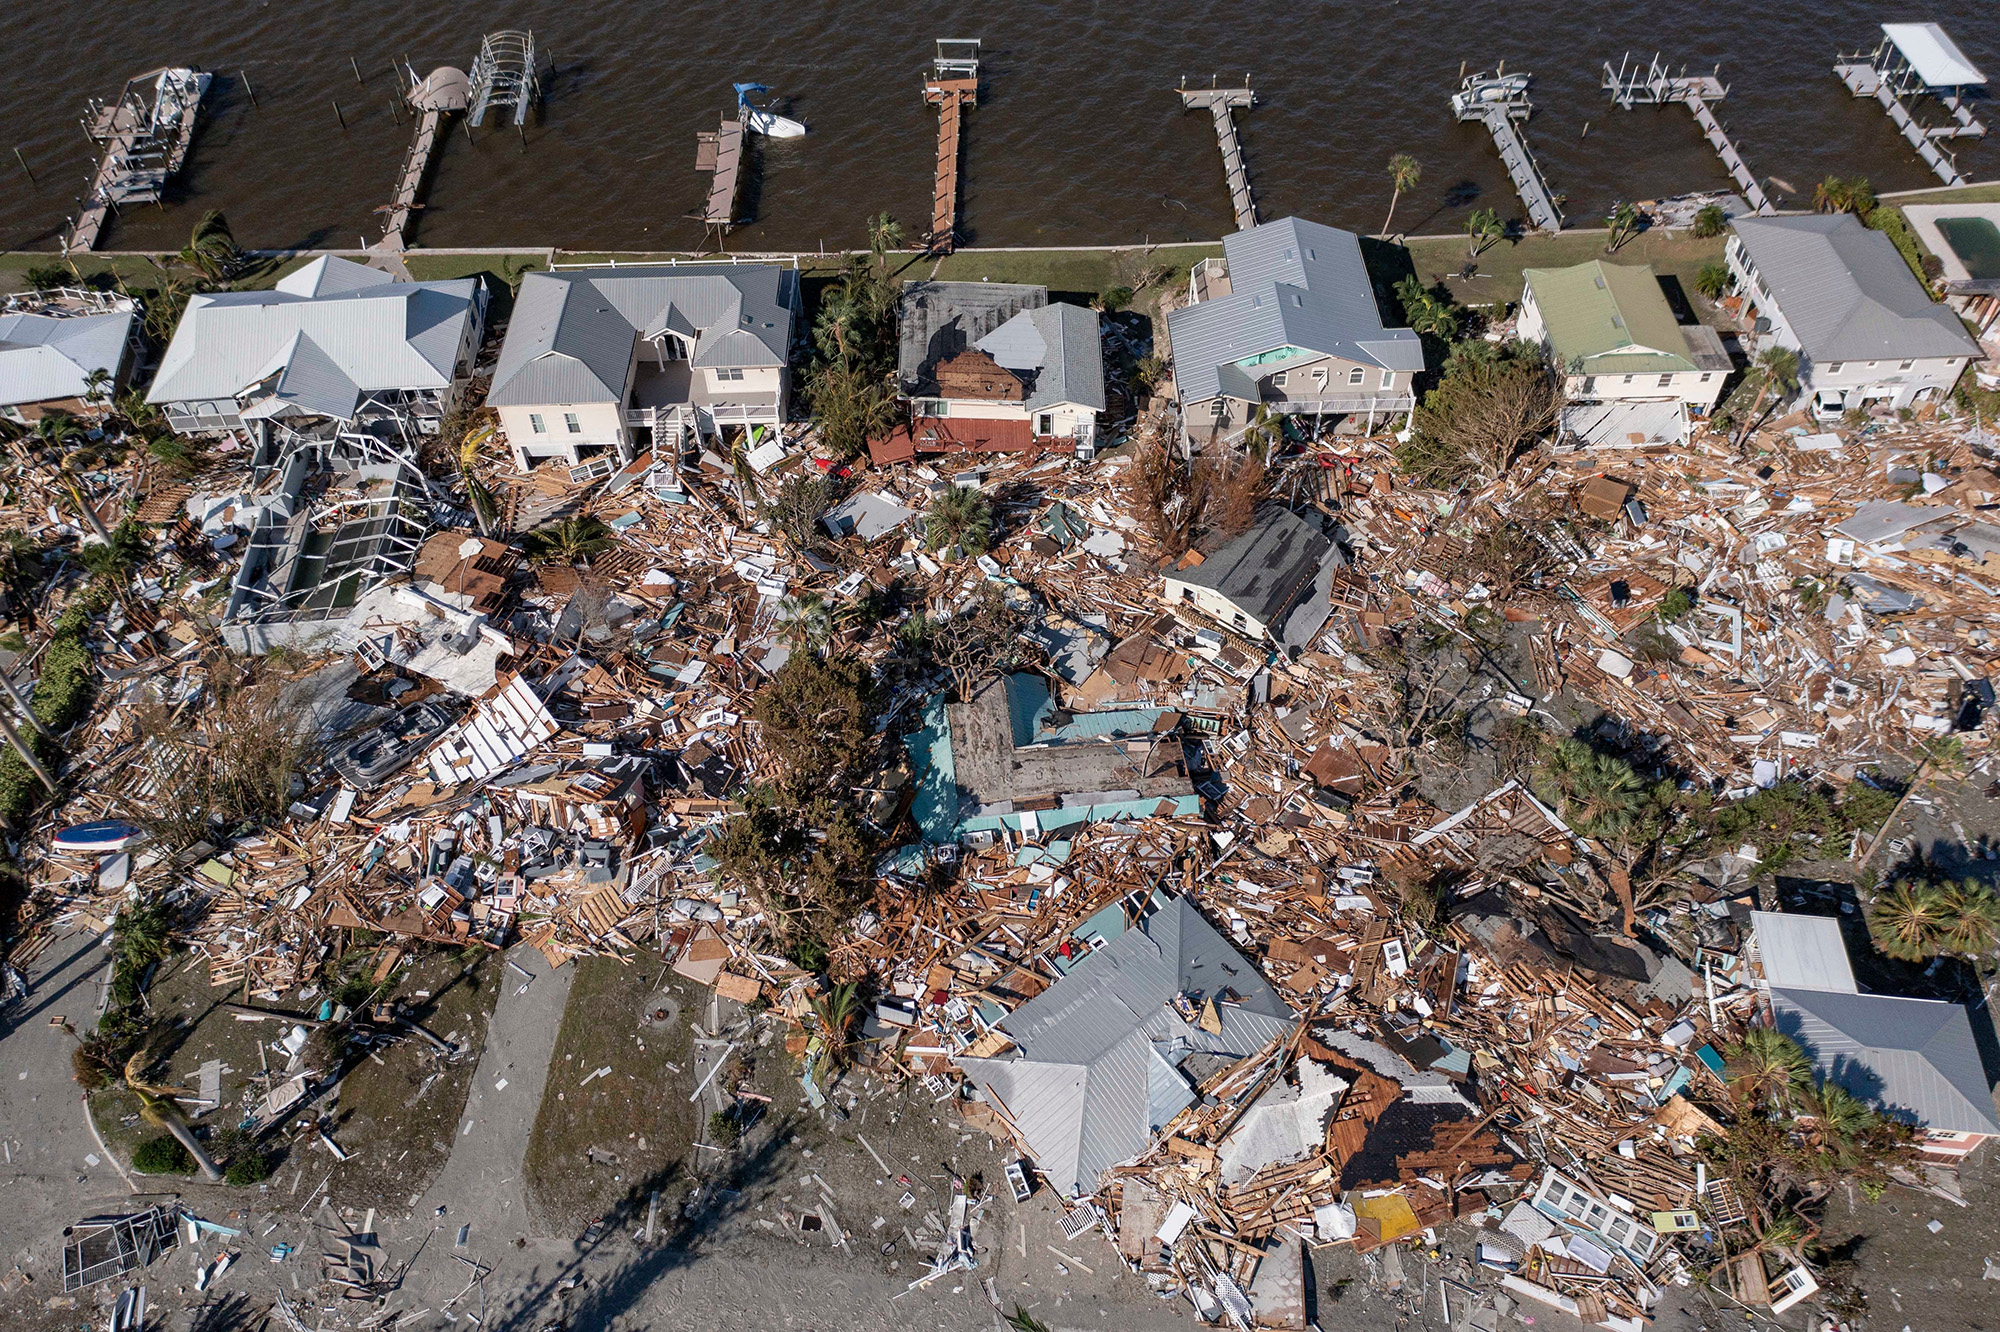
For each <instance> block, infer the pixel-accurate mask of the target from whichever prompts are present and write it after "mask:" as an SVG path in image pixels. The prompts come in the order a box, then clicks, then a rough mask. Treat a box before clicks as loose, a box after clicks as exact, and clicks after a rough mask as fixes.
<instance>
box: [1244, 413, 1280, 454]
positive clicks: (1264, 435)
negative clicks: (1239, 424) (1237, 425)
mask: <svg viewBox="0 0 2000 1332" xmlns="http://www.w3.org/2000/svg"><path fill="white" fill-rule="evenodd" d="M1284 438H1285V418H1284V417H1283V416H1282V415H1280V414H1279V413H1277V412H1274V411H1272V410H1271V409H1270V408H1269V407H1266V406H1265V405H1264V404H1263V403H1261V402H1260V403H1258V404H1257V405H1256V406H1254V407H1252V408H1251V409H1250V419H1249V420H1248V421H1247V422H1245V423H1244V426H1243V433H1242V434H1241V435H1239V436H1237V439H1238V440H1239V441H1240V442H1241V443H1242V445H1243V452H1244V453H1245V454H1246V455H1248V456H1249V457H1252V458H1255V459H1257V460H1258V461H1259V462H1263V463H1269V462H1270V461H1271V454H1272V453H1273V452H1275V451H1276V449H1277V447H1278V445H1279V443H1280V442H1281V441H1282V440H1283V439H1284Z"/></svg>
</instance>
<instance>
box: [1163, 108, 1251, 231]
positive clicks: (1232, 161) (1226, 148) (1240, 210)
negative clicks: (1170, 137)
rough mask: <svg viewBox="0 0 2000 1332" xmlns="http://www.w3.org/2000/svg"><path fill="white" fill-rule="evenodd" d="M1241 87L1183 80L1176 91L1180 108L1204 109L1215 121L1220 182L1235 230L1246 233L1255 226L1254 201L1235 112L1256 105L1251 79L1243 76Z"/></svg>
mask: <svg viewBox="0 0 2000 1332" xmlns="http://www.w3.org/2000/svg"><path fill="white" fill-rule="evenodd" d="M1243 85H1244V86H1243V87H1241V88H1215V87H1208V88H1190V87H1188V86H1187V81H1186V80H1185V79H1183V80H1182V81H1181V86H1180V88H1179V89H1178V91H1179V92H1180V95H1181V108H1182V109H1183V110H1187V111H1193V110H1206V111H1208V113H1209V114H1210V115H1212V116H1213V117H1214V118H1215V140H1216V143H1217V144H1218V145H1220V146H1221V148H1222V181H1223V184H1225V185H1226V186H1228V187H1229V207H1230V208H1231V209H1232V210H1233V211H1234V212H1235V214H1236V229H1237V230H1238V231H1248V230H1250V228H1252V227H1254V226H1256V225H1257V200H1256V198H1255V197H1254V196H1253V195H1252V194H1251V193H1250V169H1249V168H1248V167H1246V166H1245V165H1244V164H1243V145H1242V144H1241V143H1240V142H1238V140H1237V137H1236V117H1235V114H1234V113H1235V111H1236V109H1237V108H1238V107H1241V108H1242V109H1243V110H1245V111H1248V110H1249V109H1250V108H1251V107H1253V106H1255V105H1257V94H1256V93H1254V92H1252V91H1251V90H1250V76H1249V75H1247V74H1246V75H1244V77H1243Z"/></svg>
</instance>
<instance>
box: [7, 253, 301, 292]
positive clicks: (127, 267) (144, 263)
mask: <svg viewBox="0 0 2000 1332" xmlns="http://www.w3.org/2000/svg"><path fill="white" fill-rule="evenodd" d="M73 257H74V258H75V260H76V263H75V266H74V267H71V265H70V263H69V261H68V260H66V259H64V258H63V257H62V256H61V255H59V254H51V253H49V252H47V251H37V250H9V251H6V252H0V295H11V294H12V293H14V292H17V291H26V290H27V289H28V270H29V269H31V268H66V269H69V271H70V272H71V273H72V274H73V275H75V276H78V277H80V278H81V279H82V280H83V281H84V282H86V283H87V282H89V281H90V279H92V278H93V277H96V276H97V275H98V274H101V273H110V274H114V275H116V276H117V277H121V278H123V279H125V282H126V285H127V286H129V287H130V288H131V289H132V291H133V292H134V293H135V294H136V293H141V292H144V291H147V290H149V289H151V288H153V287H156V286H158V285H159V280H160V265H161V264H165V263H167V262H169V261H170V260H171V259H172V258H173V256H172V255H168V254H161V255H157V256H153V255H142V254H78V255H75V256H73ZM155 260H157V261H158V262H157V263H156V262H155ZM311 262H312V259H311V257H310V256H293V257H290V258H261V259H256V260H253V261H252V262H251V264H250V266H249V267H248V268H247V269H246V270H244V272H243V273H242V274H241V275H240V276H238V277H237V278H236V279H235V281H233V282H232V283H230V285H231V286H232V287H233V288H235V289H236V290H238V291H255V290H259V289H263V288H268V287H272V286H276V285H277V281H278V279H279V278H281V277H283V276H284V275H285V274H287V273H290V272H292V271H293V270H294V269H299V268H303V267H305V266H306V265H307V264H309V263H311ZM183 271H185V270H183Z"/></svg>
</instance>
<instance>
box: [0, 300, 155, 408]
mask: <svg viewBox="0 0 2000 1332" xmlns="http://www.w3.org/2000/svg"><path fill="white" fill-rule="evenodd" d="M137 317H138V316H136V315H135V314H134V313H133V312H132V311H130V310H114V311H111V312H109V313H106V314H94V315H70V316H65V317H63V318H56V317H53V316H50V315H39V314H10V315H0V404H6V405H8V406H15V405H19V404H24V403H31V402H52V401H54V400H56V399H58V398H81V397H82V396H83V392H84V381H85V380H86V379H87V378H88V377H89V375H90V372H91V371H92V370H102V371H104V372H105V373H106V374H111V375H115V374H117V373H118V364H119V362H120V361H121V360H123V359H124V356H125V344H126V342H127V340H128V339H130V337H131V336H132V324H133V321H134V320H135V319H136V318H137Z"/></svg>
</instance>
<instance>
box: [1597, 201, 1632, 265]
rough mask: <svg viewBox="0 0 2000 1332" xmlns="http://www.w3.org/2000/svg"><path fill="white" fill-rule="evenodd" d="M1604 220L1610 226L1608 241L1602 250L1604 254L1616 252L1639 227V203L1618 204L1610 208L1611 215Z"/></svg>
mask: <svg viewBox="0 0 2000 1332" xmlns="http://www.w3.org/2000/svg"><path fill="white" fill-rule="evenodd" d="M1604 220H1605V222H1606V224H1608V225H1609V226H1610V228H1611V235H1610V237H1609V241H1610V243H1609V244H1607V245H1606V246H1605V247H1604V252H1605V253H1606V254H1616V253H1617V252H1618V248H1619V247H1620V246H1622V245H1623V244H1625V242H1626V241H1628V240H1631V239H1632V237H1633V235H1634V234H1635V233H1636V232H1637V231H1638V229H1639V205H1637V204H1631V203H1622V204H1619V205H1618V207H1617V208H1615V209H1613V210H1612V213H1611V216H1610V217H1607V218H1605V219H1604Z"/></svg>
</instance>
